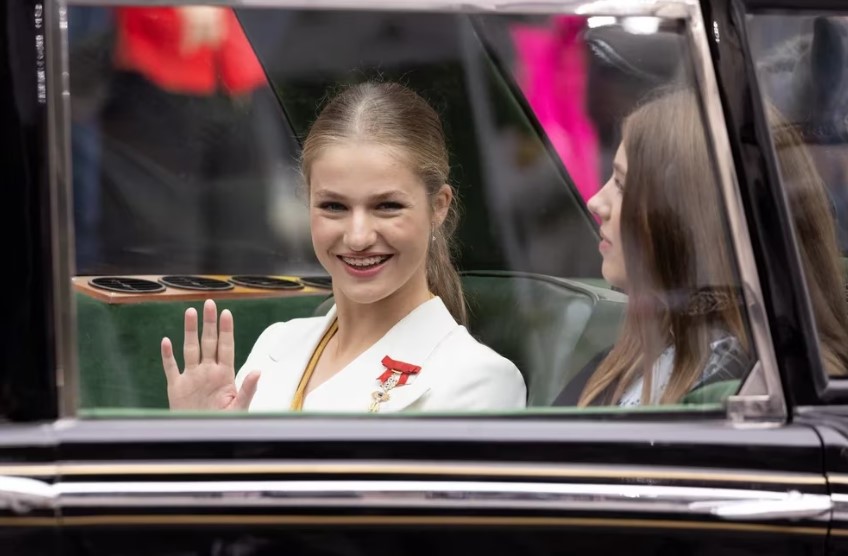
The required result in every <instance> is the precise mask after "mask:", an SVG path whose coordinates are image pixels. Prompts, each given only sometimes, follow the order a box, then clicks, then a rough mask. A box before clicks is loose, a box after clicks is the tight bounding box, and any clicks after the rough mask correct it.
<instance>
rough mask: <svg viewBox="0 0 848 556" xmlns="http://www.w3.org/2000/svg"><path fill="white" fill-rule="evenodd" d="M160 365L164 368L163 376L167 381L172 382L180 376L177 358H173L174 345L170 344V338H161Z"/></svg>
mask: <svg viewBox="0 0 848 556" xmlns="http://www.w3.org/2000/svg"><path fill="white" fill-rule="evenodd" d="M160 347H161V350H162V367H163V368H164V369H165V378H166V379H167V380H168V382H173V381H174V380H176V379H178V378H179V376H180V367H179V365H177V360H176V359H175V358H174V346H172V345H171V340H169V339H168V338H162V345H161V346H160Z"/></svg>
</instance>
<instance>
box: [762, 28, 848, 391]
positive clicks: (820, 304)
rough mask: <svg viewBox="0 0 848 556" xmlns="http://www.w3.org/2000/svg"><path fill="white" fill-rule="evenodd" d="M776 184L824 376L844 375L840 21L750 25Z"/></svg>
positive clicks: (847, 203) (847, 365) (846, 217)
mask: <svg viewBox="0 0 848 556" xmlns="http://www.w3.org/2000/svg"><path fill="white" fill-rule="evenodd" d="M750 27H751V37H752V41H753V42H752V51H753V53H754V55H755V59H756V62H757V75H758V79H759V81H760V83H761V89H762V94H763V95H764V100H765V102H766V105H767V108H768V115H769V120H770V121H769V124H770V127H771V130H772V139H773V143H774V146H775V153H776V155H777V159H778V163H779V166H780V174H781V180H782V185H783V187H784V190H785V191H786V195H787V198H788V200H789V207H790V210H791V212H792V220H793V225H794V228H795V235H796V238H797V240H798V247H799V254H800V257H801V263H802V265H803V268H804V271H805V277H806V281H807V288H808V291H809V294H810V300H811V303H812V309H813V314H814V316H815V320H816V324H817V327H818V336H819V340H820V347H821V354H822V362H823V364H824V367H825V369H826V371H827V372H828V374H830V375H833V376H843V375H845V374H846V372H848V304H846V300H845V296H846V288H845V268H846V266H845V258H844V257H845V253H846V250H848V196H846V190H845V180H846V177H848V174H846V170H848V127H846V122H848V119H846V117H847V116H848V105H846V101H845V94H844V92H845V89H844V84H843V83H842V81H841V80H842V78H843V77H844V75H845V72H846V68H848V60H846V59H845V57H844V55H843V52H844V49H845V45H846V42H845V40H846V39H845V37H846V31H848V23H846V18H845V17H840V16H827V17H817V16H814V15H805V16H803V17H799V16H781V15H764V16H754V17H752V18H751V19H750Z"/></svg>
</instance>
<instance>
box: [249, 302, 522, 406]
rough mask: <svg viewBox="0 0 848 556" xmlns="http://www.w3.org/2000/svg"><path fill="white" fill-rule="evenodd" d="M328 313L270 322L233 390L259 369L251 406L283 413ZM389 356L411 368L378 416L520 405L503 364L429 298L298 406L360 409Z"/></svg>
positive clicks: (331, 316) (513, 376) (512, 376)
mask: <svg viewBox="0 0 848 556" xmlns="http://www.w3.org/2000/svg"><path fill="white" fill-rule="evenodd" d="M335 318H336V308H335V306H334V307H333V308H332V309H331V310H330V312H329V313H328V314H327V315H326V316H324V317H313V318H305V319H294V320H290V321H288V322H278V323H276V324H272V325H271V326H269V327H268V328H266V329H265V331H264V332H263V333H262V334H261V335H260V336H259V339H258V340H256V344H255V345H254V346H253V350H252V351H251V352H250V355H249V356H248V357H247V361H246V362H245V364H244V365H243V366H242V367H241V369H240V370H239V372H238V375H237V376H236V385H237V386H238V388H241V383H242V381H243V380H244V377H245V376H247V374H248V373H249V372H251V371H254V370H258V371H261V372H262V375H261V377H260V378H259V384H258V386H257V389H256V395H255V396H254V397H253V401H252V402H251V404H250V410H251V411H288V410H289V408H290V406H291V402H292V398H293V397H294V394H295V391H296V390H297V386H298V384H299V383H300V378H301V376H302V375H303V372H304V370H305V369H306V365H307V363H308V362H309V359H310V358H311V357H312V354H313V352H314V351H315V347H316V346H317V345H318V342H319V341H320V340H321V337H322V336H323V335H324V332H325V331H326V330H327V328H329V326H330V325H331V324H332V322H333V321H334V320H335ZM387 355H388V356H389V357H391V358H392V359H395V360H397V361H403V362H405V363H411V364H413V365H418V366H420V367H421V370H420V371H419V373H418V374H417V375H411V377H410V380H409V381H408V382H407V384H405V385H398V386H396V387H395V388H394V389H392V390H391V391H390V392H389V399H388V400H387V401H384V402H382V403H381V404H380V409H379V412H380V413H389V412H394V411H402V410H410V411H454V410H496V409H513V408H521V407H524V406H525V404H526V395H527V390H526V387H525V385H524V379H523V378H522V376H521V373H519V372H518V369H517V368H516V366H515V365H514V364H512V362H511V361H509V360H508V359H505V358H504V357H501V356H500V355H498V354H497V353H496V352H495V351H494V350H492V349H490V348H488V347H487V346H484V345H483V344H481V343H479V342H478V341H476V340H475V339H474V338H472V337H471V335H470V334H469V333H468V330H466V329H465V327H464V326H460V325H459V324H457V323H456V321H455V320H454V319H453V317H452V316H451V314H450V312H449V311H448V309H447V307H445V304H444V303H443V302H442V300H441V299H440V298H438V297H434V298H433V299H430V300H428V301H426V302H424V303H422V304H421V305H419V306H418V307H417V308H416V309H415V310H413V311H412V312H411V313H409V314H408V315H407V316H406V317H404V318H403V319H401V320H400V322H398V323H397V324H395V325H394V326H393V327H392V328H391V330H389V331H388V332H387V333H386V335H385V336H383V337H382V338H381V339H380V340H379V341H378V342H377V343H375V344H374V345H372V346H371V347H370V348H368V349H367V350H365V352H363V353H362V354H360V355H359V357H357V358H356V359H354V360H353V361H352V362H351V363H350V364H348V365H347V366H346V367H345V368H344V369H342V370H341V371H339V372H338V373H336V374H335V375H334V376H332V377H331V378H330V379H328V380H327V381H326V382H324V383H323V384H321V385H319V386H318V387H317V388H315V389H314V390H312V391H311V392H310V393H309V395H307V396H306V398H305V399H304V401H303V410H304V411H333V412H336V411H339V412H367V411H368V408H369V406H370V405H371V402H372V401H373V398H372V395H373V394H374V392H376V391H378V390H379V389H380V381H379V377H380V375H381V374H383V372H384V371H385V370H386V369H385V367H384V366H383V365H382V363H381V361H382V359H383V357H385V356H387Z"/></svg>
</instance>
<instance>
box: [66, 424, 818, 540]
mask: <svg viewBox="0 0 848 556" xmlns="http://www.w3.org/2000/svg"><path fill="white" fill-rule="evenodd" d="M166 427H167V429H168V430H169V432H167V433H166V432H165V431H164V428H166ZM247 431H249V432H247ZM248 436H249V437H248ZM188 438H192V439H193V440H192V441H191V442H189V441H188ZM820 461H821V450H820V444H819V439H818V436H817V435H816V434H815V432H814V431H812V430H811V429H809V428H807V427H803V426H792V427H778V428H774V429H765V430H763V429H755V430H751V429H747V430H746V429H739V428H734V427H731V426H728V425H725V424H720V423H713V422H703V423H701V424H697V423H689V424H687V425H685V426H684V425H680V426H676V425H672V424H657V423H648V422H646V423H598V422H592V423H589V422H586V423H568V424H565V423H552V422H544V421H543V422H539V421H529V420H528V421H525V422H512V423H507V422H486V421H450V420H423V421H410V420H386V421H379V422H378V421H371V422H368V423H367V424H366V423H363V422H362V421H361V420H353V421H344V422H341V421H332V420H315V421H310V420H300V421H291V420H278V421H265V420H250V421H241V422H239V421H234V422H228V421H219V422H210V421H206V422H181V421H174V422H169V423H163V422H159V423H156V422H123V423H114V422H112V423H96V422H91V423H78V424H77V426H75V427H71V428H68V429H66V430H63V431H62V464H61V470H60V471H61V477H62V480H61V481H60V483H59V485H58V487H59V492H60V494H59V497H60V505H61V513H62V523H63V535H64V538H63V547H64V548H65V550H66V554H70V555H76V554H79V555H83V554H85V555H89V554H91V555H101V554H102V555H106V554H109V555H111V554H128V555H130V554H149V553H151V552H156V553H157V554H171V553H173V554H265V553H274V551H275V550H276V551H283V550H285V551H286V552H289V551H293V552H292V553H299V554H365V553H369V554H371V553H375V554H397V553H398V552H399V551H400V552H401V553H410V554H425V553H433V552H434V551H435V552H438V553H445V554H461V553H467V552H468V551H474V552H478V551H482V550H487V551H492V552H493V553H513V552H518V551H524V552H529V553H531V554H559V553H584V552H589V551H595V552H598V553H601V554H606V553H611V552H613V551H615V550H620V548H621V547H622V546H627V547H628V550H629V551H632V552H635V553H637V554H676V553H694V554H754V553H763V552H764V551H765V552H767V553H769V554H822V553H823V550H824V543H825V539H826V535H827V519H828V518H829V510H828V508H829V500H830V499H829V497H828V495H827V488H826V485H825V484H824V478H823V477H822V475H821V473H820ZM793 493H794V494H793ZM801 501H803V502H804V504H806V506H803V505H799V502H801ZM816 504H818V506H816ZM752 512H753V513H752ZM757 512H759V513H757ZM758 515H759V516H760V517H758ZM164 539H167V541H165V540H164ZM68 550H70V552H68ZM168 551H171V552H168Z"/></svg>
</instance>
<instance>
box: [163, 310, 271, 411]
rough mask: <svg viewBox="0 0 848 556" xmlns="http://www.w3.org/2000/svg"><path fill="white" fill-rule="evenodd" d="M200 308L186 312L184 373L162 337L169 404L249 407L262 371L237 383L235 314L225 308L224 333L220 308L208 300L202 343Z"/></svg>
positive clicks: (174, 407) (205, 407)
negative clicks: (199, 318) (199, 332)
mask: <svg viewBox="0 0 848 556" xmlns="http://www.w3.org/2000/svg"><path fill="white" fill-rule="evenodd" d="M197 334H198V322H197V311H195V310H194V309H188V310H186V312H185V335H184V338H185V340H184V343H183V358H184V360H185V369H184V370H183V372H182V373H180V368H179V366H178V365H177V360H176V359H175V358H174V347H173V345H172V344H171V340H170V339H168V338H162V366H163V367H164V368H165V378H166V379H167V380H168V404H169V405H170V407H171V409H189V410H191V409H197V410H203V409H224V410H228V409H232V410H247V408H248V407H249V406H250V400H252V399H253V395H254V394H255V393H256V385H257V383H258V382H259V373H258V372H256V371H254V372H252V373H250V374H249V375H247V377H245V379H244V382H243V383H242V387H241V390H238V389H237V388H236V383H235V366H234V365H235V363H234V360H235V339H234V336H233V315H232V313H230V312H229V311H228V310H226V309H225V310H224V311H221V323H220V334H219V327H218V309H217V308H216V307H215V302H214V301H212V300H211V299H207V300H206V302H205V303H204V304H203V334H202V336H201V338H200V341H199V342H198V337H197Z"/></svg>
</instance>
